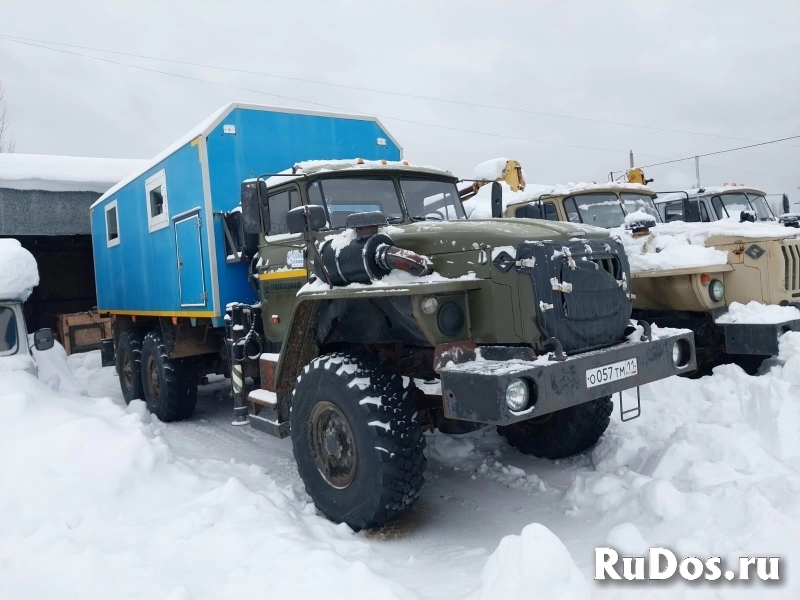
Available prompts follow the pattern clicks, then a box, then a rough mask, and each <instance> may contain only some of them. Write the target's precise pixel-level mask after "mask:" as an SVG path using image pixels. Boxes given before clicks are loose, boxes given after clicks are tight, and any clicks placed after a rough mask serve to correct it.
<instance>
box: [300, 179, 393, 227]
mask: <svg viewBox="0 0 800 600" xmlns="http://www.w3.org/2000/svg"><path fill="white" fill-rule="evenodd" d="M308 198H309V201H310V202H311V203H312V204H322V201H321V199H322V198H325V206H326V208H327V209H328V215H329V218H330V226H331V228H333V229H341V228H342V227H344V224H345V221H346V220H347V217H349V216H350V215H352V214H354V213H361V212H373V211H380V212H382V213H383V214H384V215H386V218H387V219H389V221H390V222H391V221H394V222H396V223H399V222H401V221H402V220H403V212H402V210H401V209H400V200H399V199H398V198H397V191H396V190H395V187H394V182H393V181H392V180H391V179H390V178H388V177H385V178H380V177H372V178H364V177H338V178H331V179H318V180H316V181H313V182H311V183H309V184H308Z"/></svg>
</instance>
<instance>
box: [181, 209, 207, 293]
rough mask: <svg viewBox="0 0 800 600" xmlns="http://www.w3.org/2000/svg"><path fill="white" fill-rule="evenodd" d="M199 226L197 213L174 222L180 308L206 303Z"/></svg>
mask: <svg viewBox="0 0 800 600" xmlns="http://www.w3.org/2000/svg"><path fill="white" fill-rule="evenodd" d="M201 225H202V219H200V215H199V214H197V213H195V214H193V215H190V216H188V217H185V218H181V219H180V220H179V221H175V245H176V248H177V251H178V252H177V253H178V286H179V288H180V296H181V306H205V305H206V303H207V301H208V295H207V294H206V280H205V275H204V273H203V237H202V235H201V234H202V229H201V227H200V226H201Z"/></svg>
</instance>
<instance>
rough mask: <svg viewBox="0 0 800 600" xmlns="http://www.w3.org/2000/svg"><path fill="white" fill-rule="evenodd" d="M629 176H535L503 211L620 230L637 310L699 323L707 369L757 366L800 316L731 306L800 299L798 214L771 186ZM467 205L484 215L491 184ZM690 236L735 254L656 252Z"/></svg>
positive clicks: (700, 352) (671, 321)
mask: <svg viewBox="0 0 800 600" xmlns="http://www.w3.org/2000/svg"><path fill="white" fill-rule="evenodd" d="M629 175H630V177H629V179H630V180H631V181H627V182H606V183H599V184H597V183H582V184H570V185H561V186H536V185H532V184H528V187H527V189H526V191H525V192H524V193H521V192H518V193H514V191H513V190H509V191H510V193H508V197H507V198H506V200H505V202H504V203H503V207H502V215H503V216H504V217H506V218H510V217H518V218H519V217H522V218H533V219H546V220H552V221H562V222H563V221H569V222H572V223H577V224H583V225H593V226H598V227H604V228H607V229H611V230H614V231H615V233H616V234H617V235H618V236H619V237H620V239H622V241H623V242H624V243H625V246H626V251H627V253H628V257H629V259H630V261H631V264H632V271H633V273H632V286H631V287H632V291H633V294H634V300H633V308H634V310H633V315H634V317H635V318H640V319H645V320H647V321H651V322H656V323H658V324H660V325H664V326H669V327H675V328H686V329H691V330H692V331H694V332H695V341H696V343H697V361H698V365H699V366H700V367H701V369H700V373H701V374H702V373H707V372H708V371H709V369H710V368H711V367H713V366H715V365H718V364H721V363H725V362H736V363H737V364H739V365H741V366H742V367H744V368H745V369H747V370H748V371H750V372H755V371H756V370H757V368H758V365H759V364H760V363H761V362H762V361H763V360H764V359H765V358H767V357H769V356H773V355H776V354H777V353H778V340H779V338H780V336H781V334H782V333H784V332H786V331H790V330H793V331H798V330H800V319H798V318H797V317H796V315H793V314H791V311H786V317H785V318H781V317H780V316H778V317H777V318H773V319H770V320H769V322H742V321H739V320H732V319H729V318H728V317H727V313H728V309H729V308H730V306H731V305H732V304H733V303H738V304H745V305H746V304H748V303H750V302H759V303H763V304H765V305H777V306H793V307H798V308H800V239H799V238H798V231H797V229H796V226H797V220H796V219H793V218H792V217H793V215H791V214H787V215H784V216H783V217H782V218H781V220H780V221H778V220H777V219H776V218H775V216H774V215H773V213H772V212H771V209H770V207H769V205H768V203H767V201H766V199H765V196H766V194H765V193H764V192H763V191H761V190H758V189H756V188H751V187H746V186H731V185H728V186H723V187H718V188H711V187H708V188H704V189H700V190H687V191H684V192H671V193H662V194H656V193H655V192H654V191H653V190H652V189H650V188H649V187H646V186H645V185H642V184H643V183H644V182H645V181H647V180H645V178H644V174H643V173H642V172H641V170H639V169H636V170H634V171H632V172H631V173H630V174H629ZM500 179H501V180H502V177H501V178H500ZM468 195H469V194H462V196H468ZM470 196H474V195H470ZM784 204H786V205H788V200H786V201H785V202H784ZM465 206H466V209H467V211H468V212H469V213H471V214H476V215H480V216H484V215H485V213H487V212H488V211H490V210H491V208H490V207H491V202H490V198H489V197H488V194H487V193H486V192H483V193H482V194H480V195H478V196H476V197H474V199H470V200H468V201H467V202H466V203H465ZM634 213H636V214H634ZM726 219H727V220H726ZM664 220H666V221H667V223H666V224H662V222H663V221H664ZM723 220H725V221H723ZM781 225H783V226H781ZM691 244H700V245H702V246H704V247H706V248H713V249H716V250H718V251H720V252H721V253H725V254H724V255H722V256H723V258H724V257H725V256H727V259H723V260H719V258H718V257H719V255H716V256H715V260H713V261H707V262H705V263H704V262H703V261H702V260H700V261H699V262H698V261H694V263H692V264H691V266H680V265H678V264H672V265H671V264H669V261H666V260H665V261H661V262H662V264H658V265H657V264H655V263H656V262H658V261H654V260H649V259H650V258H652V257H654V256H655V255H657V254H659V253H661V252H662V251H664V252H665V253H664V254H663V255H662V256H664V257H666V256H667V255H668V254H669V253H670V250H669V248H668V246H673V248H674V246H675V245H679V246H684V247H685V246H687V245H689V246H691ZM677 262H679V261H677Z"/></svg>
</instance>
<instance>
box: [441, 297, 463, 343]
mask: <svg viewBox="0 0 800 600" xmlns="http://www.w3.org/2000/svg"><path fill="white" fill-rule="evenodd" d="M436 325H437V326H438V327H439V331H441V332H442V333H443V334H445V335H446V336H448V337H453V336H454V335H456V334H457V333H458V332H459V331H461V328H462V327H464V310H463V309H462V308H461V307H460V306H459V305H458V304H456V303H455V302H445V303H444V304H442V306H441V307H440V308H439V314H437V315H436Z"/></svg>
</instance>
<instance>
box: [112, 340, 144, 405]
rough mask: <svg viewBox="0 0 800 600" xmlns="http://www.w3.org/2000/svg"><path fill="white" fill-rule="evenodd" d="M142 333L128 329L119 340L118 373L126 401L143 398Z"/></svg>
mask: <svg viewBox="0 0 800 600" xmlns="http://www.w3.org/2000/svg"><path fill="white" fill-rule="evenodd" d="M142 337H143V336H142V333H141V332H140V331H137V330H136V329H126V330H125V331H123V332H122V334H121V335H120V336H119V341H118V342H117V375H119V386H120V388H121V389H122V397H123V398H124V399H125V402H126V403H130V401H131V400H136V399H137V398H142Z"/></svg>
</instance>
